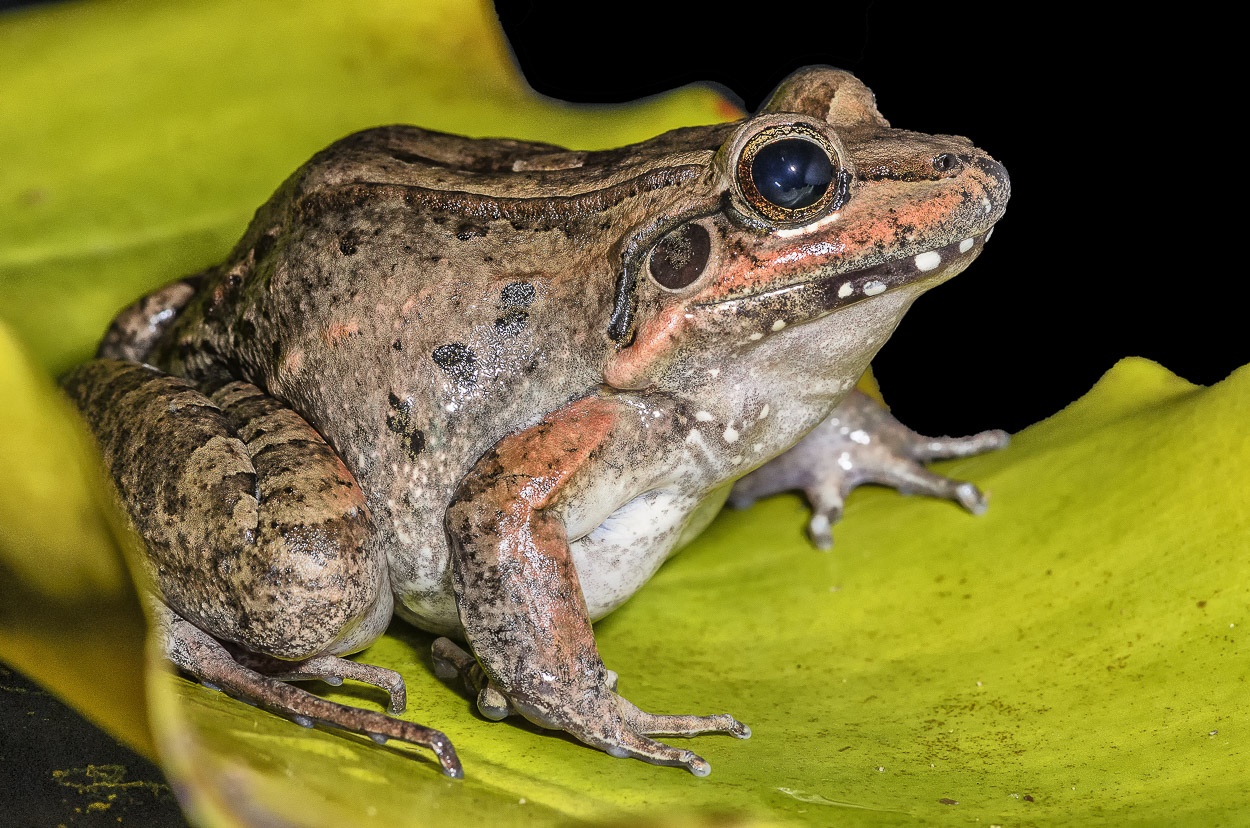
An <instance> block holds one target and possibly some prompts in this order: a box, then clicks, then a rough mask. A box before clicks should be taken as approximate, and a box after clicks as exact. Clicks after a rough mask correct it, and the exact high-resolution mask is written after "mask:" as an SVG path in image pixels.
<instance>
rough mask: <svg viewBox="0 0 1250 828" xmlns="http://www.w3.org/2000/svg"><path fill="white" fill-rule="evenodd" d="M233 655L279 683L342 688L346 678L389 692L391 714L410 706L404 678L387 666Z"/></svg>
mask: <svg viewBox="0 0 1250 828" xmlns="http://www.w3.org/2000/svg"><path fill="white" fill-rule="evenodd" d="M231 654H232V655H233V656H234V660H235V661H237V662H238V663H239V664H241V665H242V666H244V667H247V668H248V669H251V670H255V671H256V672H258V673H261V674H263V675H265V676H268V677H269V678H271V679H276V680H277V681H313V680H318V681H324V682H325V683H326V684H329V685H331V686H332V687H338V686H339V685H341V684H342V683H343V679H351V680H353V681H359V682H362V683H364V684H372V685H373V686H374V687H377V688H379V689H381V690H385V691H386V692H387V695H388V696H389V698H390V703H389V704H388V705H387V710H388V711H389V712H391V713H403V712H404V709H405V708H406V707H407V706H408V691H407V689H406V688H405V686H404V677H403V676H401V675H400V674H399V673H397V672H395V671H394V670H388V669H386V668H385V667H377V666H375V665H373V664H360V663H358V662H355V661H350V660H348V659H346V658H339V657H338V656H333V655H319V656H313V657H312V658H306V659H304V660H302V661H283V660H281V659H277V658H270V657H269V656H264V655H260V654H259V653H252V652H249V651H247V650H235V649H232V650H231Z"/></svg>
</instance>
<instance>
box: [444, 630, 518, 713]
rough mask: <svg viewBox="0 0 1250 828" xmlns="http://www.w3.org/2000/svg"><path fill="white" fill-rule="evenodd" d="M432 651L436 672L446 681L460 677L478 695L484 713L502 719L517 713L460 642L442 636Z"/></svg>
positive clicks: (462, 682)
mask: <svg viewBox="0 0 1250 828" xmlns="http://www.w3.org/2000/svg"><path fill="white" fill-rule="evenodd" d="M430 651H431V654H432V655H433V656H434V674H435V675H436V676H438V677H439V678H441V679H442V680H443V681H453V680H455V679H459V680H460V683H461V684H462V685H464V689H465V690H467V691H468V692H469V694H470V695H474V696H476V697H477V709H478V711H479V712H480V713H481V714H482V715H483V716H485V717H486V718H488V719H490V720H491V721H492V722H498V721H502V720H503V719H506V718H508V717H509V716H511V715H513V714H514V713H516V711H515V710H513V709H512V705H511V704H509V702H508V697H507V696H505V695H504V694H503V693H501V692H500V691H499V688H498V687H495V686H494V685H493V684H491V681H490V679H489V678H488V677H487V676H486V673H485V672H483V670H482V666H481V665H480V664H478V663H477V659H475V658H474V657H473V656H471V655H469V653H468V651H467V650H465V649H464V648H463V647H461V646H460V645H459V644H457V643H456V642H454V641H452V640H451V639H450V638H438V639H435V641H434V644H433V645H432V646H431V648H430Z"/></svg>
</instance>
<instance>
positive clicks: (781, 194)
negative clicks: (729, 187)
mask: <svg viewBox="0 0 1250 828" xmlns="http://www.w3.org/2000/svg"><path fill="white" fill-rule="evenodd" d="M737 167H738V169H737V173H738V188H739V189H740V190H741V192H742V195H743V196H744V197H745V198H746V201H747V203H748V204H750V205H751V207H753V208H754V209H755V210H756V211H757V212H758V213H759V214H760V215H761V216H763V217H764V218H766V219H769V220H771V221H774V222H783V223H787V224H789V223H798V222H803V221H808V220H810V219H813V218H815V217H817V216H819V215H823V214H824V213H827V212H829V211H830V210H834V209H838V208H839V207H841V204H842V202H843V201H845V199H846V188H847V184H848V183H849V175H848V174H847V173H846V172H845V171H844V170H842V169H840V167H839V165H838V159H837V154H836V153H835V152H834V150H833V148H832V147H831V146H829V143H828V142H827V141H826V140H825V138H824V136H822V135H821V134H820V133H819V132H817V131H815V130H811V129H806V128H802V127H801V126H799V125H788V126H786V125H779V126H775V127H771V128H769V129H763V130H761V131H760V132H759V133H757V134H756V135H754V136H753V137H752V138H751V139H750V140H749V141H747V142H746V145H745V146H743V148H742V153H741V155H739V156H738V165H737ZM835 202H836V203H835Z"/></svg>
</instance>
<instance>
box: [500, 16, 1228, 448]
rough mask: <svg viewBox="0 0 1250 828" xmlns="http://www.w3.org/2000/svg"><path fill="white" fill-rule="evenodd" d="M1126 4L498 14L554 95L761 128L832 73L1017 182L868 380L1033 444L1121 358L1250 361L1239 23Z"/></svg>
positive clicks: (911, 415) (1224, 365) (949, 424)
mask: <svg viewBox="0 0 1250 828" xmlns="http://www.w3.org/2000/svg"><path fill="white" fill-rule="evenodd" d="M1113 5H1115V6H1117V7H1118V8H1119V9H1121V11H1112V10H1109V9H1106V8H1102V7H1101V4H1094V3H1089V4H1086V5H1084V6H1078V5H1071V4H1069V5H1064V4H1054V3H1049V4H1026V3H1019V4H1017V3H998V4H989V3H986V4H979V3H945V4H942V3H932V4H930V3H926V4H918V3H900V2H884V1H880V2H873V3H863V2H860V3H832V2H824V3H815V2H784V1H783V0H773V1H772V2H766V3H755V4H748V5H744V6H739V5H737V4H730V3H693V4H683V3H677V2H673V3H669V4H667V5H664V6H657V7H650V6H647V7H640V6H637V5H635V4H590V3H586V4H557V3H547V2H519V1H518V2H507V3H498V4H497V8H498V9H499V10H500V13H501V19H502V21H503V23H504V26H505V29H506V30H507V32H508V35H509V38H510V40H511V43H512V45H513V49H514V50H515V53H516V55H517V58H518V61H519V63H520V65H521V67H522V68H523V70H524V72H525V75H526V77H527V78H528V79H529V81H530V83H531V85H533V86H534V87H535V88H536V89H537V90H538V91H540V92H542V93H544V94H546V95H550V96H552V97H556V98H561V99H565V100H571V101H587V102H590V101H594V102H609V101H625V100H632V99H635V98H637V97H640V96H643V95H648V94H655V93H657V92H660V91H663V90H666V89H671V88H674V87H676V86H679V85H681V84H684V83H691V82H697V81H713V82H716V83H719V84H721V85H723V86H724V87H726V88H728V89H730V90H732V91H734V92H735V93H736V94H737V95H738V96H740V98H741V99H742V100H743V101H744V102H745V104H746V106H747V107H748V108H749V109H752V110H753V109H754V108H755V107H757V106H758V105H759V104H760V103H761V101H762V100H763V99H764V98H766V97H767V95H768V93H769V92H770V91H771V90H772V88H773V87H774V86H775V85H776V84H777V83H778V82H779V81H781V79H782V78H784V77H785V76H786V74H788V73H789V72H790V71H791V70H793V69H795V68H797V67H799V66H803V65H807V64H813V63H827V64H831V65H834V66H838V67H840V68H844V69H848V70H850V71H852V72H854V73H855V74H856V75H858V76H859V77H860V78H861V79H862V80H863V81H864V82H866V83H867V84H868V85H869V86H870V87H871V88H872V89H873V91H874V92H875V93H876V95H877V102H878V105H879V107H880V109H881V111H882V113H883V114H884V115H885V116H886V117H887V118H889V119H890V121H891V123H892V124H893V125H894V126H896V127H901V128H905V129H913V130H917V131H921V132H933V133H953V134H958V135H965V136H967V137H969V138H971V139H972V140H973V141H974V142H975V143H976V144H977V145H978V146H980V147H982V148H984V149H986V150H988V151H989V152H990V153H991V154H993V155H994V156H995V157H996V158H997V159H998V160H1000V161H1001V162H1003V164H1004V165H1005V166H1006V167H1007V170H1008V171H1009V172H1010V174H1011V177H1012V186H1013V191H1012V192H1013V195H1012V200H1011V203H1010V205H1009V207H1008V210H1007V215H1006V218H1005V219H1004V220H1003V221H1002V222H1000V223H999V225H998V227H997V228H996V230H995V233H994V238H993V240H992V241H991V242H990V244H989V245H988V246H987V248H986V251H985V253H984V254H983V255H982V256H981V257H980V259H979V260H978V261H977V262H976V263H974V264H973V265H972V267H971V268H969V269H968V270H967V271H965V272H964V273H963V274H961V275H960V276H959V277H957V278H956V279H954V280H953V281H952V282H950V283H948V284H946V285H943V286H941V287H939V288H938V289H936V290H934V291H933V292H931V293H929V294H927V295H926V296H924V297H922V298H921V299H920V300H919V301H918V302H917V303H916V305H915V306H914V308H913V309H912V311H911V312H910V313H909V314H908V316H907V318H906V319H904V321H903V324H902V326H901V327H900V328H899V330H898V332H897V333H896V334H895V336H894V337H893V339H892V340H891V341H890V343H889V344H888V345H887V346H886V348H885V349H884V350H883V351H882V352H881V354H880V355H879V357H878V359H877V361H876V362H875V363H874V367H875V370H876V372H877V375H878V378H879V380H880V382H881V385H882V389H883V391H884V393H885V395H886V399H887V401H889V402H890V404H891V406H892V407H893V409H894V411H895V413H896V414H897V415H898V416H899V417H900V418H901V419H903V420H904V421H905V422H907V423H908V424H910V425H912V426H913V427H916V428H918V429H921V430H926V431H928V432H929V433H948V434H956V433H967V432H971V431H975V430H979V429H982V428H992V427H993V428H1007V429H1009V430H1013V431H1015V430H1019V429H1020V428H1023V427H1025V426H1027V425H1029V424H1031V423H1033V422H1036V421H1037V420H1040V419H1042V418H1044V417H1046V416H1049V415H1050V414H1052V413H1054V412H1055V411H1057V410H1058V409H1060V408H1062V407H1063V406H1064V405H1066V404H1067V403H1069V402H1071V401H1073V400H1075V399H1076V398H1078V397H1079V396H1081V395H1082V394H1083V393H1085V392H1086V391H1087V390H1088V389H1089V387H1090V386H1091V385H1092V384H1093V383H1094V382H1095V381H1096V380H1097V379H1098V377H1099V376H1101V375H1102V374H1103V372H1105V371H1106V370H1107V369H1109V368H1110V367H1111V366H1112V365H1114V364H1115V362H1116V361H1117V360H1118V359H1120V358H1121V357H1125V356H1145V357H1149V358H1151V359H1153V360H1155V361H1157V362H1160V363H1162V364H1163V365H1164V366H1166V367H1167V368H1169V369H1170V370H1172V371H1173V372H1175V373H1178V374H1180V375H1181V376H1183V377H1185V378H1187V379H1189V380H1191V381H1193V382H1198V383H1203V384H1209V383H1213V382H1217V381H1218V380H1220V379H1222V378H1223V377H1225V376H1226V375H1227V374H1228V373H1229V372H1230V371H1232V370H1233V369H1234V368H1237V367H1238V366H1240V365H1243V364H1245V363H1247V362H1250V337H1247V335H1246V333H1245V327H1244V323H1243V322H1242V319H1243V316H1244V311H1243V308H1244V299H1243V298H1242V297H1241V294H1240V290H1241V283H1242V282H1244V281H1245V279H1246V273H1247V267H1246V264H1245V262H1244V261H1243V260H1242V258H1241V253H1240V247H1241V237H1242V236H1243V235H1244V233H1243V231H1241V229H1240V224H1241V221H1242V215H1243V214H1244V212H1245V211H1244V208H1242V207H1240V202H1238V201H1237V191H1236V186H1237V184H1236V183H1235V182H1237V181H1238V180H1239V179H1241V178H1242V177H1243V173H1242V172H1241V169H1240V166H1241V163H1242V162H1241V160H1240V157H1239V153H1240V149H1239V148H1237V147H1236V146H1235V144H1234V141H1235V137H1234V136H1235V134H1236V133H1235V131H1234V130H1232V129H1231V128H1229V127H1227V126H1225V125H1224V124H1225V122H1226V117H1225V114H1224V110H1225V109H1226V108H1227V107H1228V106H1229V102H1230V101H1233V100H1241V99H1243V98H1244V97H1245V96H1244V93H1243V92H1242V91H1240V90H1238V91H1237V92H1236V93H1235V94H1234V93H1233V91H1232V87H1231V83H1230V82H1229V81H1227V80H1225V78H1226V77H1232V76H1231V75H1226V74H1225V72H1227V71H1229V70H1230V67H1229V66H1228V65H1227V64H1228V63H1229V62H1230V60H1229V55H1230V53H1229V51H1228V49H1227V44H1225V43H1224V41H1223V32H1224V31H1225V28H1226V27H1227V26H1231V25H1232V24H1231V23H1229V22H1228V21H1224V20H1222V19H1221V18H1219V17H1217V16H1213V15H1208V14H1207V13H1205V12H1203V11H1201V9H1197V8H1196V9H1195V10H1193V11H1190V12H1186V13H1185V14H1183V15H1179V14H1178V13H1177V11H1176V9H1175V8H1170V7H1166V6H1165V7H1161V8H1156V7H1152V8H1153V9H1154V10H1153V11H1150V12H1147V11H1146V7H1144V6H1137V5H1122V4H1113ZM1242 73H1243V74H1244V71H1243V72H1242ZM1226 93H1227V94H1226ZM1225 199H1231V201H1232V206H1226V205H1224V204H1223V203H1222V202H1223V201H1224V200H1225Z"/></svg>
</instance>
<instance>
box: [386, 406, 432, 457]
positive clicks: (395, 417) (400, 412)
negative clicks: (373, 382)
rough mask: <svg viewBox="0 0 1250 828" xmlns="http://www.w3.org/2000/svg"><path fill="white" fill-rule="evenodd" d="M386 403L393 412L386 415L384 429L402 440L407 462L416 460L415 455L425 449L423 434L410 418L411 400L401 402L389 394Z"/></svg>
mask: <svg viewBox="0 0 1250 828" xmlns="http://www.w3.org/2000/svg"><path fill="white" fill-rule="evenodd" d="M387 401H388V402H389V403H390V404H391V408H392V409H394V410H393V411H391V413H390V414H387V415H386V427H387V428H388V429H389V430H391V431H393V432H395V433H396V434H398V435H399V436H400V437H403V438H404V452H405V453H407V455H408V459H409V460H416V459H417V455H418V454H420V453H421V452H422V451H423V450H424V449H425V433H424V432H422V431H421V429H419V428H417V427H416V423H415V421H414V418H413V416H412V406H413V403H412V398H411V397H409V398H408V399H406V400H401V399H400V398H399V397H398V396H396V395H395V393H394V392H391V393H390V394H388V395H387Z"/></svg>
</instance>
